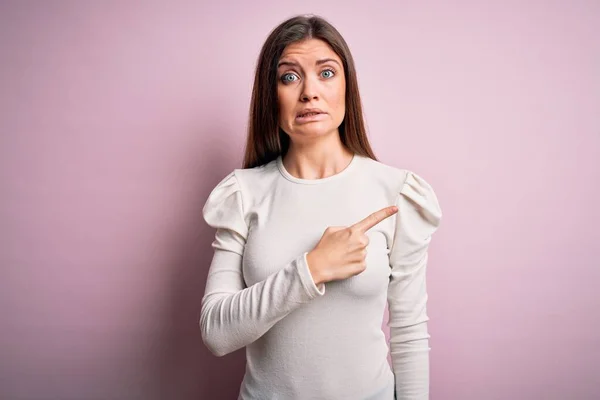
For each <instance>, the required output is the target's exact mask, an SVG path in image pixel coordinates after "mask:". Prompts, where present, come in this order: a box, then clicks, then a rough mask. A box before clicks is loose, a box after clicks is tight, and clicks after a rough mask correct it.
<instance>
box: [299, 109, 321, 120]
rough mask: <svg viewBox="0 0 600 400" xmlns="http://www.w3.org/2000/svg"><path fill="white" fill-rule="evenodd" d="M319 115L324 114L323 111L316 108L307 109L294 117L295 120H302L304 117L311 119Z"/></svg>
mask: <svg viewBox="0 0 600 400" xmlns="http://www.w3.org/2000/svg"><path fill="white" fill-rule="evenodd" d="M319 114H326V113H325V112H324V111H323V110H321V109H318V108H308V109H306V110H302V111H300V112H299V113H298V115H296V118H304V117H312V116H315V115H319Z"/></svg>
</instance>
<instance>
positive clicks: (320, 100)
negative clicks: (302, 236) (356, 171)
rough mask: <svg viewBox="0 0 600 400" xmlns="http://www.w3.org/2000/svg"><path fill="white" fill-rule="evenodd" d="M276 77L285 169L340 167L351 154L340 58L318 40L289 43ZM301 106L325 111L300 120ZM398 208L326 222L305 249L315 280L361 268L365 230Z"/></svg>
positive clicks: (312, 171)
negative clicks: (286, 144) (344, 127)
mask: <svg viewBox="0 0 600 400" xmlns="http://www.w3.org/2000/svg"><path fill="white" fill-rule="evenodd" d="M325 60H327V61H325ZM277 82H278V83H277V99H278V106H279V126H280V127H281V129H282V130H283V131H284V132H286V133H287V134H288V135H289V137H290V148H289V150H288V152H287V153H286V156H285V158H284V159H283V164H284V167H285V168H286V170H287V171H288V172H289V173H290V174H292V175H294V176H296V177H298V178H302V179H321V178H326V177H328V176H331V175H335V174H337V173H339V172H341V171H342V170H343V169H344V168H346V166H347V165H348V164H349V163H350V161H351V159H352V157H353V153H352V152H351V151H349V150H348V149H347V148H346V147H345V146H344V145H343V143H342V141H341V139H340V134H339V126H340V124H341V123H342V121H343V120H344V116H345V111H346V110H345V109H346V78H345V76H344V68H343V64H342V60H341V59H340V58H339V57H338V55H337V54H336V53H335V52H334V51H333V49H332V48H331V47H330V46H329V45H328V44H327V43H326V42H324V41H322V40H319V39H308V40H304V41H301V42H296V43H292V44H290V45H288V46H287V47H286V48H285V49H284V51H283V53H282V55H281V57H280V59H279V64H278V68H277ZM306 108H319V109H321V110H322V111H324V112H325V113H326V114H327V115H326V117H325V118H323V119H322V120H320V121H311V122H307V123H301V122H299V121H298V120H297V119H296V116H297V115H298V113H299V112H300V111H301V110H303V109H306ZM397 211H398V209H397V208H396V207H394V206H391V207H386V208H383V209H381V210H379V211H376V212H374V213H373V214H371V215H369V216H367V217H366V218H365V219H363V220H362V221H359V222H357V223H355V224H354V225H351V226H348V227H329V228H327V229H326V230H325V233H324V234H323V236H322V237H321V239H320V241H319V243H318V244H317V245H316V246H315V248H314V249H313V250H312V251H310V252H309V253H308V254H307V261H308V267H309V270H310V272H311V275H312V277H313V280H314V282H315V284H317V285H321V284H322V283H325V282H329V281H333V280H340V279H346V278H349V277H351V276H353V275H357V274H359V273H361V272H362V271H364V269H365V268H366V263H365V259H366V255H367V250H366V248H367V246H368V244H369V239H368V237H367V232H368V231H369V229H371V228H372V227H374V226H375V225H377V224H378V223H380V222H381V221H383V220H384V219H386V218H389V217H391V216H392V215H394V214H395V213H396V212H397Z"/></svg>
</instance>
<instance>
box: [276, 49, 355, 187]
mask: <svg viewBox="0 0 600 400" xmlns="http://www.w3.org/2000/svg"><path fill="white" fill-rule="evenodd" d="M326 59H328V61H325V62H321V61H322V60H326ZM277 82H278V83H277V98H278V106H279V126H280V127H281V129H282V130H283V131H284V132H286V133H287V134H288V135H289V137H290V148H289V150H288V152H287V153H286V156H285V157H284V159H283V164H284V166H285V168H286V169H287V171H288V172H289V173H290V174H292V175H294V176H296V177H298V178H302V179H321V178H325V177H328V176H331V175H335V174H337V173H339V172H340V171H342V170H343V169H344V168H345V167H346V166H347V165H348V164H349V163H350V161H351V159H352V156H353V154H352V152H351V151H349V150H348V149H347V148H346V147H345V146H344V145H343V143H342V141H341V139H340V134H339V126H340V124H341V123H342V121H343V120H344V116H345V112H346V79H345V76H344V68H343V63H342V60H341V59H340V57H339V56H338V55H337V54H336V53H335V52H334V51H333V49H332V48H331V47H330V46H329V45H328V44H327V43H326V42H324V41H322V40H320V39H307V40H304V41H301V42H296V43H292V44H290V45H288V46H287V47H286V48H285V49H284V51H283V53H282V55H281V57H280V59H279V64H278V68H277ZM305 108H319V109H321V110H323V111H324V112H325V113H326V118H324V119H323V120H321V121H312V122H308V123H300V122H298V121H297V120H296V116H297V115H298V113H299V112H300V111H301V110H303V109H305Z"/></svg>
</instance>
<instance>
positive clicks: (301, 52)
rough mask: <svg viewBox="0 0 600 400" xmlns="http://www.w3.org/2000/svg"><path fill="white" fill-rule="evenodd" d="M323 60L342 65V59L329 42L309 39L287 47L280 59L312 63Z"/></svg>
mask: <svg viewBox="0 0 600 400" xmlns="http://www.w3.org/2000/svg"><path fill="white" fill-rule="evenodd" d="M321 58H333V59H334V60H337V61H339V62H340V64H341V61H342V60H341V59H340V57H338V55H337V54H336V53H335V51H333V49H332V48H331V46H329V44H327V42H325V41H323V40H320V39H307V40H302V41H300V42H294V43H291V44H289V45H287V46H286V48H285V49H284V50H283V53H281V57H280V59H294V60H296V61H299V62H302V61H303V60H304V61H307V62H310V61H312V60H316V59H321Z"/></svg>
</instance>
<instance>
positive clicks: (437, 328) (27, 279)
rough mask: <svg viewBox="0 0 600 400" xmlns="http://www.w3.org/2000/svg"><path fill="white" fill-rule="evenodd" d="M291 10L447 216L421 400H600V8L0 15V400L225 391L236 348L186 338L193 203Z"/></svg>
mask: <svg viewBox="0 0 600 400" xmlns="http://www.w3.org/2000/svg"><path fill="white" fill-rule="evenodd" d="M307 13H314V14H317V15H321V16H323V17H325V18H326V19H328V20H329V21H330V22H331V23H333V24H334V26H336V27H337V28H338V29H339V30H340V31H341V33H342V35H343V36H344V37H345V39H346V40H347V42H348V44H349V46H350V49H351V51H352V53H353V56H354V58H355V61H356V65H357V69H358V79H359V85H360V91H361V94H362V98H363V102H364V109H365V115H366V122H367V126H368V133H369V137H370V140H371V141H372V144H373V147H374V150H375V152H376V154H377V155H378V157H379V158H380V160H381V161H382V162H384V163H387V164H389V165H393V166H396V167H399V168H406V169H411V170H414V171H415V172H417V173H418V174H420V175H421V176H423V177H424V178H425V179H426V180H428V181H429V182H430V183H431V184H432V185H433V187H434V188H435V189H436V193H437V194H438V197H439V200H440V202H441V204H442V208H443V210H444V221H443V223H442V227H441V228H440V230H439V231H438V233H436V236H435V238H434V241H433V242H432V248H431V252H430V261H429V269H428V287H429V293H430V302H429V315H430V318H431V321H430V325H429V327H430V332H431V348H432V350H431V354H430V355H431V398H432V399H434V400H488V399H498V400H505V399H510V400H530V399H534V400H537V399H543V400H564V399H569V400H571V399H573V400H587V399H589V400H591V399H598V398H600V389H599V387H598V385H597V382H596V381H595V378H597V374H598V370H599V368H600V365H599V362H600V339H599V338H600V335H599V333H598V328H600V312H599V311H598V310H599V308H600V301H599V292H600V289H599V288H598V285H599V281H600V250H599V249H600V244H599V243H598V239H599V237H600V235H599V234H598V226H599V225H600V207H599V204H600V189H599V182H600V159H599V156H600V154H599V153H600V150H599V149H600V122H599V119H598V116H599V112H600V29H599V28H598V27H599V26H600V3H599V2H597V1H529V2H524V1H494V2H481V1H470V2H467V1H453V2H447V1H428V2H421V1H398V2H391V1H390V2H383V1H380V2H366V1H365V2H355V3H351V2H348V1H342V0H332V1H328V2H323V1H303V2H293V3H289V4H288V3H285V2H281V1H260V2H241V1H238V2H230V1H218V2H198V1H161V2H159V1H147V2H140V1H77V0H72V1H59V0H47V1H43V0H38V1H2V2H1V3H0V185H1V186H0V189H1V197H0V199H1V207H0V262H1V269H0V271H1V272H0V302H1V303H0V304H1V309H0V315H1V323H0V328H1V333H0V398H2V399H11V400H12V399H19V400H24V399H43V400H45V399H56V400H71V399H73V400H75V399H76V400H87V399H119V400H120V399H124V400H125V399H140V400H141V399H144V400H155V399H178V400H179V399H181V400H188V399H189V400H192V399H234V398H236V395H237V392H238V388H239V385H240V382H241V379H242V375H243V372H244V352H243V350H240V351H237V352H235V353H233V354H230V355H227V356H225V357H223V358H217V357H214V356H212V355H211V354H210V353H209V351H208V350H207V349H206V348H205V347H204V345H203V344H202V341H201V337H200V331H199V328H198V318H199V314H200V301H201V298H202V295H203V292H204V283H205V280H206V274H207V269H208V267H209V264H210V260H211V258H212V249H211V247H210V243H211V241H212V239H213V237H214V236H213V235H214V231H213V230H212V229H210V228H209V227H208V226H207V225H206V224H205V223H204V221H203V219H202V215H201V209H202V206H203V204H204V202H205V200H206V198H207V196H208V193H209V192H210V190H211V189H212V188H213V187H214V186H215V185H216V183H217V182H218V181H220V180H221V179H222V178H223V177H224V176H225V175H226V174H227V173H229V172H231V171H232V170H233V169H234V168H239V167H240V166H241V160H242V156H243V147H244V141H245V135H246V126H247V115H248V106H249V101H250V91H251V85H252V82H253V72H254V66H255V62H256V58H257V56H258V52H259V50H260V46H261V45H262V43H263V41H264V40H265V39H266V36H267V34H268V33H269V31H270V30H271V29H272V28H274V27H275V26H276V25H277V24H279V23H280V22H282V21H283V20H284V19H286V18H288V17H291V16H292V15H295V14H307ZM384 329H385V330H386V334H387V329H386V328H385V326H384Z"/></svg>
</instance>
